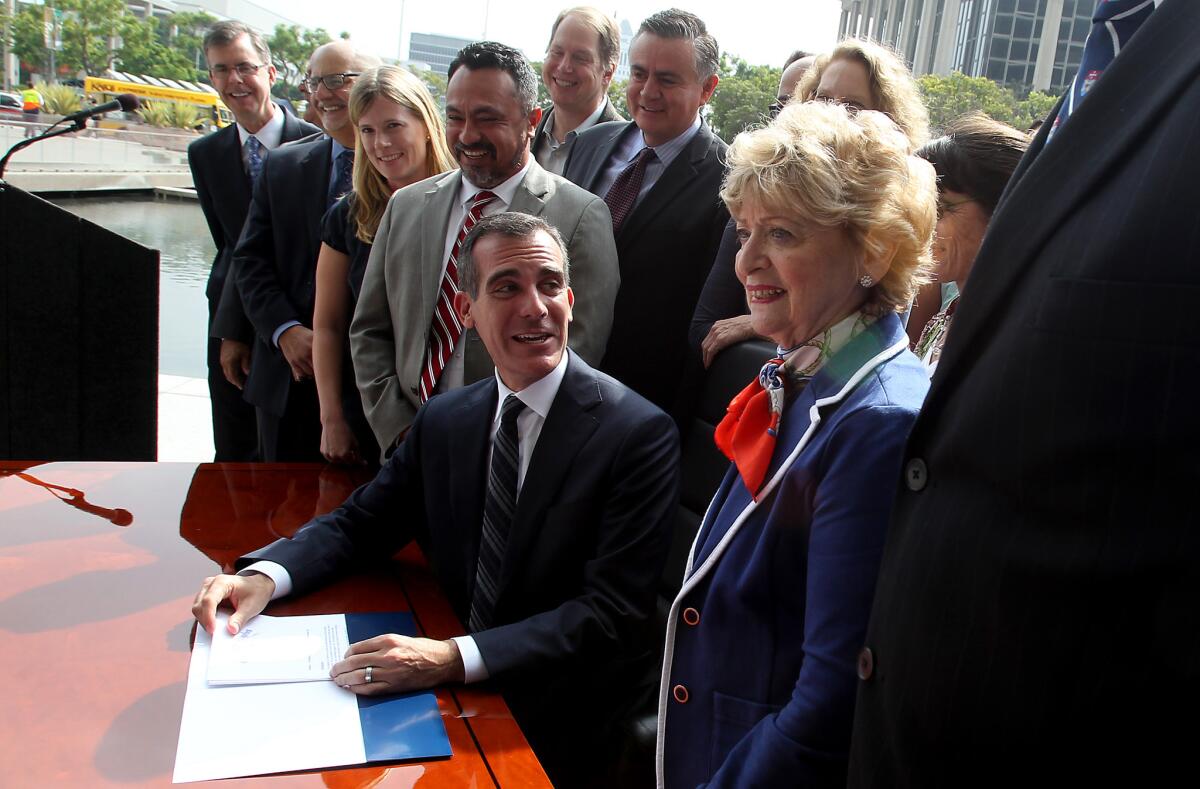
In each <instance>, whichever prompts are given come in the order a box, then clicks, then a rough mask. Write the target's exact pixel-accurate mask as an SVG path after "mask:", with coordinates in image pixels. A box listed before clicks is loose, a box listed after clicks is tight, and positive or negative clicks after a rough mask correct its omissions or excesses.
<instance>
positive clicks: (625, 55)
mask: <svg viewBox="0 0 1200 789" xmlns="http://www.w3.org/2000/svg"><path fill="white" fill-rule="evenodd" d="M620 28H621V59H620V60H618V61H617V70H616V72H615V73H614V74H613V80H615V81H617V82H620V81H621V80H628V79H629V43H630V42H631V41H633V26H632V25H630V24H629V20H628V19H622V20H621V24H620Z"/></svg>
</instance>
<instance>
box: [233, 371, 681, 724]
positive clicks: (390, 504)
mask: <svg viewBox="0 0 1200 789" xmlns="http://www.w3.org/2000/svg"><path fill="white" fill-rule="evenodd" d="M496 399H497V388H496V380H495V378H494V377H492V378H488V379H485V380H483V381H479V382H478V383H475V384H472V385H470V386H467V387H464V388H461V389H456V390H453V391H450V392H447V393H445V394H441V395H438V396H437V397H433V398H431V399H430V400H429V401H428V402H427V403H426V404H425V405H424V406H423V407H422V408H421V410H420V411H418V412H417V417H416V420H415V421H414V422H413V426H412V429H411V430H410V431H409V433H408V436H407V437H406V438H405V440H404V441H403V442H402V443H401V444H400V446H399V448H398V449H397V450H396V452H394V453H393V454H392V456H391V458H390V459H389V460H388V461H387V462H386V463H385V464H384V466H383V468H382V469H381V471H380V473H379V475H378V476H377V477H376V478H375V480H374V481H372V482H371V483H369V484H367V485H365V486H363V487H362V488H360V489H359V490H358V491H357V492H355V493H354V495H352V496H351V497H350V499H349V500H347V501H346V503H345V504H344V505H343V506H342V507H341V508H339V509H337V510H335V511H334V512H331V513H330V514H328V515H324V516H322V517H319V518H317V519H315V520H314V521H312V522H311V523H309V524H307V525H306V526H304V527H303V528H302V529H301V530H300V531H299V532H297V533H296V535H295V537H294V538H292V539H290V540H286V539H285V540H279V541H277V542H275V543H273V544H272V545H270V546H268V547H267V548H265V549H263V550H262V551H259V552H256V553H255V554H251V555H250V556H249V557H245V560H244V561H243V564H244V563H245V562H248V561H251V560H254V559H269V560H271V561H274V562H278V563H279V564H281V565H283V566H284V567H285V568H287V570H288V573H289V574H290V575H291V577H292V581H293V583H294V585H295V592H296V593H303V592H304V591H306V590H309V589H312V588H314V587H316V586H318V585H320V584H322V583H324V582H326V581H327V580H328V579H330V578H331V577H332V576H334V575H335V574H336V573H338V572H340V571H343V570H345V569H346V568H348V567H351V566H354V565H359V564H361V563H364V562H368V561H372V560H375V561H379V560H383V559H386V558H388V557H390V556H392V555H393V554H394V553H395V552H396V551H397V550H398V549H399V548H401V547H402V546H403V545H404V544H406V543H407V542H408V541H409V540H410V539H414V538H415V539H416V540H417V541H418V543H419V544H420V545H421V546H422V548H423V550H424V551H425V555H426V556H427V557H428V558H429V560H430V563H431V564H432V565H433V567H434V569H435V572H436V573H437V577H438V581H439V583H440V585H441V587H442V590H443V591H444V592H445V594H446V596H447V597H448V598H449V600H450V603H451V605H452V606H453V608H454V611H455V613H456V614H457V615H458V617H459V619H460V620H461V621H463V622H466V621H467V615H468V613H469V611H470V607H471V597H472V594H473V593H474V584H475V569H476V564H477V557H478V550H479V540H480V532H481V529H482V524H483V499H484V490H485V485H486V478H487V463H488V458H489V448H490V430H491V424H492V419H493V415H494V414H495V409H496ZM678 445H679V439H678V435H677V433H676V431H675V427H674V424H673V423H672V422H671V420H670V419H669V418H668V417H667V416H666V414H664V413H662V412H661V411H660V410H658V409H657V408H655V407H654V406H652V405H650V404H649V403H647V402H646V401H645V400H643V399H642V398H641V397H639V396H638V395H636V394H635V393H633V392H631V391H630V390H629V389H627V388H626V387H624V386H622V385H621V384H620V383H619V382H617V381H615V380H613V379H612V378H610V377H609V376H607V375H604V374H603V373H600V372H597V371H595V370H593V369H592V368H590V367H589V366H588V365H587V364H586V363H585V362H584V361H583V360H582V359H580V358H579V357H578V356H577V355H575V354H574V352H571V356H570V361H569V363H568V366H567V371H566V375H565V376H564V378H563V381H562V385H561V386H560V388H559V391H558V395H557V396H556V398H555V400H554V404H553V406H552V407H551V409H550V413H549V414H548V415H547V417H546V421H545V423H544V425H543V426H542V432H541V436H540V438H539V439H538V443H537V447H536V448H535V450H534V454H533V457H532V458H531V460H530V464H529V468H528V471H527V472H526V476H525V482H524V485H523V486H522V488H521V493H520V496H519V498H518V501H517V510H516V513H515V515H514V518H513V523H512V526H511V530H510V533H509V537H508V546H507V550H506V551H505V555H504V561H503V564H502V567H501V578H500V584H499V592H498V597H497V600H496V608H495V614H494V615H495V621H496V623H497V624H496V626H495V627H492V628H490V629H488V630H485V631H481V632H478V633H475V634H474V639H475V643H476V645H477V646H478V647H479V651H480V654H481V655H482V657H483V661H484V663H485V664H486V665H487V669H488V672H489V674H490V676H491V678H492V679H494V680H496V681H498V682H499V683H500V685H501V689H502V690H503V691H504V694H505V698H506V699H507V700H508V701H509V704H510V706H511V707H512V709H513V711H514V713H515V714H516V715H517V717H518V721H519V723H520V724H521V727H522V729H526V730H527V733H528V734H530V736H531V741H534V740H537V739H538V738H539V736H541V737H543V738H544V737H545V736H546V734H547V733H551V734H556V733H562V734H563V736H567V735H569V736H575V735H574V734H571V732H572V731H573V730H574V731H575V732H576V733H577V734H578V735H579V736H580V737H581V738H582V739H583V740H586V739H587V738H586V736H584V734H583V733H584V732H587V731H595V730H597V729H602V728H604V727H605V726H611V724H612V722H613V721H614V719H615V718H616V717H618V716H619V715H621V714H624V713H626V712H628V708H630V707H632V706H633V703H632V702H633V699H632V697H633V696H634V695H636V694H637V692H638V687H637V685H638V683H639V681H640V680H643V679H644V677H645V676H646V673H647V671H648V670H649V666H650V660H651V654H652V650H651V646H652V643H653V638H652V634H651V630H650V628H651V623H652V620H653V612H654V606H655V599H656V596H655V589H656V587H657V584H658V580H659V577H660V576H661V574H662V569H663V566H664V564H665V562H666V551H667V548H668V544H669V539H670V529H671V525H672V523H673V518H674V516H675V509H676V503H677V498H678V476H679V446H678ZM527 727H528V728H527ZM535 745H536V743H535ZM578 745H579V746H580V747H582V746H583V745H584V743H583V742H580V743H579V744H578Z"/></svg>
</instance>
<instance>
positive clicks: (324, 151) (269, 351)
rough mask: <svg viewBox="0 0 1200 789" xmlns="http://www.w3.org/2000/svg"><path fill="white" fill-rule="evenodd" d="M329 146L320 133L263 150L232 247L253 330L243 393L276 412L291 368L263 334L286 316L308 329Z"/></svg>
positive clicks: (235, 271)
mask: <svg viewBox="0 0 1200 789" xmlns="http://www.w3.org/2000/svg"><path fill="white" fill-rule="evenodd" d="M332 149H333V140H332V139H331V138H329V137H327V136H325V135H321V136H319V137H313V138H310V139H306V140H301V141H300V142H295V143H291V144H289V145H284V146H281V147H279V148H276V149H275V150H274V151H272V152H271V154H270V156H268V157H267V161H266V164H265V165H264V167H263V172H262V175H260V176H259V179H258V183H257V184H256V185H255V188H254V196H253V199H252V200H251V202H250V211H249V214H248V215H247V217H246V224H245V226H244V227H243V228H242V235H241V238H239V239H238V243H237V247H236V248H235V249H234V252H233V269H232V270H233V277H232V279H233V280H234V281H235V282H236V287H237V290H238V292H239V293H240V294H241V301H242V305H243V306H244V307H245V310H246V316H247V317H248V318H249V319H250V323H251V324H252V325H253V327H254V332H255V334H256V335H257V341H256V343H255V348H254V354H253V356H252V357H251V362H250V376H249V377H248V378H247V380H246V389H245V398H246V400H247V401H249V402H251V403H253V404H254V405H255V406H257V407H259V408H262V409H263V410H265V411H267V412H268V413H271V414H274V415H276V416H282V415H283V413H284V410H285V409H286V407H287V398H288V392H289V391H290V389H291V385H292V374H291V368H290V367H289V366H288V363H287V359H285V358H284V357H283V353H282V352H281V351H280V350H279V349H278V348H276V347H275V346H274V344H272V342H271V335H273V334H274V333H275V330H276V329H278V328H279V327H280V326H282V325H283V324H284V323H287V322H288V321H292V320H295V321H299V322H300V323H302V324H303V325H305V326H307V327H309V328H312V317H313V302H314V299H315V294H316V268H317V253H318V252H319V251H320V249H321V218H322V217H323V216H324V215H325V210H326V207H327V206H326V200H327V199H328V198H327V193H328V191H329V167H330V155H331V151H332ZM230 287H231V286H227V290H228V289H229V288H230ZM222 301H223V302H224V301H225V297H223V298H222Z"/></svg>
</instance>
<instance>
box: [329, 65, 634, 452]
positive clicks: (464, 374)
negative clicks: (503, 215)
mask: <svg viewBox="0 0 1200 789" xmlns="http://www.w3.org/2000/svg"><path fill="white" fill-rule="evenodd" d="M536 98H537V78H536V77H535V76H534V73H533V69H532V68H531V67H530V66H529V63H528V62H527V61H526V60H525V57H524V56H523V55H521V53H520V52H518V51H517V50H515V49H512V48H510V47H506V46H504V45H503V44H497V43H495V42H486V41H485V42H482V43H478V44H472V45H470V46H468V47H465V48H464V49H463V50H462V51H461V52H459V53H458V56H457V57H456V58H455V60H454V62H453V63H452V64H451V65H450V82H449V85H448V87H447V91H446V116H447V124H446V137H447V142H448V143H449V145H450V148H451V149H452V150H453V151H454V154H455V157H456V158H457V159H458V163H459V165H460V167H461V168H462V169H461V170H460V171H455V172H452V173H443V174H442V175H438V176H434V177H433V178H429V179H426V180H424V181H421V182H419V183H416V184H413V185H411V186H408V187H406V188H404V189H401V190H400V191H399V192H397V193H396V194H395V195H393V197H392V200H391V202H390V203H389V204H388V207H387V210H386V211H385V212H384V215H383V219H382V220H381V221H380V224H379V230H378V232H377V233H376V234H375V242H374V246H373V248H372V250H371V259H370V261H369V263H368V264H367V270H366V273H365V275H364V277H363V285H362V295H361V296H360V297H359V301H358V307H357V309H356V310H355V313H354V321H353V323H352V324H351V327H350V344H351V350H352V354H353V359H354V371H355V375H356V377H357V380H358V388H359V392H360V393H361V394H362V397H363V407H364V410H365V411H366V415H367V421H368V422H370V424H371V429H372V430H373V431H374V432H375V437H376V438H377V439H378V440H379V445H380V446H381V447H383V448H384V452H385V454H386V453H387V451H388V449H389V448H391V447H394V446H396V444H397V443H398V441H399V440H400V439H401V438H402V437H403V435H404V433H405V431H406V430H407V429H408V426H409V425H410V424H411V423H412V421H413V418H414V417H415V416H416V413H417V408H419V407H420V405H421V403H423V402H424V401H425V400H426V399H428V397H430V396H432V395H433V394H437V393H439V392H443V391H447V390H449V389H454V388H458V387H460V386H463V385H465V384H470V383H473V382H475V381H478V380H480V379H482V378H486V377H487V376H489V375H491V374H492V368H493V367H494V365H493V363H492V359H491V357H490V356H489V355H488V352H487V349H486V348H485V347H484V346H483V343H481V342H480V341H479V337H478V335H476V334H475V333H474V332H471V331H468V330H466V329H465V328H463V327H462V326H461V325H460V324H459V323H458V321H457V320H456V319H455V318H454V314H453V310H452V309H451V308H450V304H449V300H451V299H452V298H453V294H454V293H455V292H457V290H458V283H457V268H456V266H455V265H453V264H452V259H453V258H454V257H455V256H456V254H457V247H458V243H457V240H458V239H459V238H460V237H461V234H462V233H463V232H464V231H465V230H467V229H469V228H470V227H471V226H473V225H474V223H475V222H476V221H478V219H479V217H480V215H483V216H487V215H490V214H493V213H497V212H500V211H519V212H523V213H527V214H532V215H534V216H540V217H541V218H543V219H544V220H546V221H547V222H549V223H550V224H551V225H553V226H554V227H555V228H557V229H558V231H559V233H561V234H562V237H563V239H564V240H565V241H566V243H567V249H568V253H569V256H570V260H571V272H572V281H573V283H574V290H575V292H576V293H578V294H580V296H581V299H580V309H577V310H575V312H574V325H573V326H572V328H571V347H572V349H574V350H575V352H576V353H578V354H579V355H580V356H581V357H582V358H583V359H584V360H585V361H588V362H591V363H598V362H599V359H600V357H601V355H602V354H603V353H604V348H605V344H606V343H607V341H608V333H609V329H610V327H611V325H612V310H613V301H614V300H615V298H616V293H617V287H618V285H619V283H620V274H619V272H618V267H617V250H616V245H615V243H614V241H613V234H612V220H611V218H610V216H609V213H608V208H607V207H606V206H605V204H604V201H602V200H600V199H598V198H596V197H595V196H593V195H591V194H589V193H588V192H586V191H584V190H583V189H580V188H579V187H577V186H575V185H574V184H571V183H569V182H567V181H565V180H563V179H562V178H559V177H558V176H555V175H551V174H550V173H547V172H545V171H544V170H542V168H541V167H539V166H538V164H537V162H535V161H533V158H532V157H531V156H530V153H529V143H530V139H531V137H532V135H533V130H534V127H535V126H536V125H537V123H538V120H539V118H540V117H541V110H540V109H538V108H537V107H536V106H535V101H536ZM481 196H482V197H481ZM526 339H527V341H528V342H529V343H530V344H536V343H537V341H538V339H539V338H537V337H529V338H526Z"/></svg>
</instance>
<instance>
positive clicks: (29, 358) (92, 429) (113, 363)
mask: <svg viewBox="0 0 1200 789" xmlns="http://www.w3.org/2000/svg"><path fill="white" fill-rule="evenodd" d="M157 427H158V252H157V251H156V250H153V249H147V248H146V247H143V246H141V245H140V244H137V243H135V242H133V241H130V240H129V239H127V238H123V237H122V236H119V235H117V234H115V233H113V232H111V231H108V230H105V229H104V228H102V227H98V226H96V225H94V224H92V223H91V222H88V221H86V220H83V219H80V218H79V217H77V216H75V215H74V214H71V213H70V212H68V211H65V210H63V209H61V208H59V207H58V206H55V205H53V204H51V203H48V202H46V201H45V200H42V199H40V198H38V197H35V196H33V195H31V194H29V193H28V192H24V191H22V190H20V189H18V188H16V187H14V186H12V185H11V184H8V183H5V182H4V181H0V458H5V459H12V460H154V459H155V458H156V455H157Z"/></svg>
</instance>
